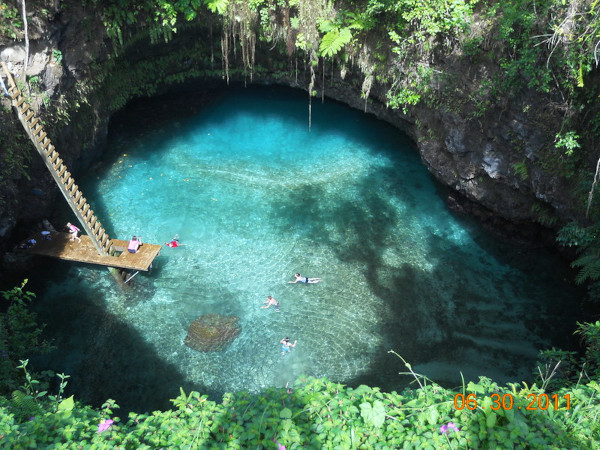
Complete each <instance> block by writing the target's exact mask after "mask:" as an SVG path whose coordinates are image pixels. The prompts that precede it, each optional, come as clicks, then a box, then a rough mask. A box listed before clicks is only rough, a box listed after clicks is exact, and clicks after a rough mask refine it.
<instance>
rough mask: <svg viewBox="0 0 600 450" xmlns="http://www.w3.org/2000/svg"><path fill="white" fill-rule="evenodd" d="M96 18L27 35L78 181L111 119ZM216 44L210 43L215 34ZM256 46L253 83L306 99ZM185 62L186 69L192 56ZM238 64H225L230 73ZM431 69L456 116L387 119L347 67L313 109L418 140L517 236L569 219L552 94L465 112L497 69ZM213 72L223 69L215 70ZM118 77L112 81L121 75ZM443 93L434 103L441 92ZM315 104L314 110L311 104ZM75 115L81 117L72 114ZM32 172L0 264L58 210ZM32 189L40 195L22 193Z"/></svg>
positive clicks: (9, 222)
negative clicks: (334, 110) (352, 113)
mask: <svg viewBox="0 0 600 450" xmlns="http://www.w3.org/2000/svg"><path fill="white" fill-rule="evenodd" d="M56 3H58V2H56ZM35 15H36V13H34V14H33V16H34V17H35ZM96 16H97V15H95V14H94V13H93V11H91V10H89V8H88V9H86V7H85V6H77V5H73V6H72V7H70V8H69V9H65V10H61V9H59V8H58V7H57V6H56V5H55V6H54V7H53V8H52V9H51V11H50V14H48V15H47V16H43V15H40V17H42V18H41V19H39V20H37V21H36V22H35V26H33V27H32V29H35V33H33V32H31V33H32V34H31V35H30V41H31V48H30V53H29V64H28V67H27V75H28V77H30V78H31V77H38V79H39V86H40V92H43V93H45V94H44V95H47V96H49V97H50V99H51V104H52V105H54V104H60V102H62V100H63V99H67V100H66V101H65V105H70V106H71V109H70V110H69V112H70V121H69V124H68V125H66V126H65V125H62V126H61V125H60V124H59V125H58V126H55V127H51V126H49V127H48V132H49V135H50V136H51V138H52V140H53V143H54V144H55V146H56V147H57V149H58V150H59V152H60V154H61V158H63V159H64V161H65V163H66V164H67V165H68V167H69V170H70V171H71V172H72V173H73V174H74V176H75V177H76V178H78V177H79V176H80V173H81V171H83V170H87V169H88V168H89V167H90V166H91V165H92V164H93V163H94V161H95V160H96V159H97V158H98V157H99V156H100V155H101V151H102V149H103V146H104V144H105V141H106V135H107V129H108V121H109V120H110V115H111V112H110V111H109V107H108V105H107V104H106V102H107V101H108V100H109V99H107V98H106V92H105V91H103V89H106V86H104V87H103V88H102V87H98V84H97V83H98V82H99V80H97V79H96V78H94V76H95V75H96V73H97V70H98V68H103V67H105V65H106V63H107V61H108V59H110V58H109V57H108V55H109V54H110V53H111V50H110V47H111V43H110V41H109V40H107V38H106V34H105V30H104V26H103V24H102V22H101V20H100V18H99V17H96ZM32 20H33V19H32ZM211 33H212V32H211ZM211 33H209V31H208V28H207V29H202V27H198V28H195V29H193V31H190V32H189V33H188V35H186V34H185V32H181V33H178V34H177V35H176V36H175V37H174V38H173V41H171V43H170V44H168V45H171V46H172V47H168V46H165V45H163V46H159V45H148V42H147V41H146V40H143V39H142V40H140V41H137V43H132V44H131V45H130V46H129V48H128V50H127V51H128V52H129V53H128V54H127V55H125V56H124V57H123V61H127V62H128V63H129V62H131V61H136V62H139V63H145V62H152V61H153V60H154V58H155V57H156V55H157V54H159V52H161V51H162V52H165V51H166V50H168V49H169V48H182V46H183V48H187V47H185V45H186V42H187V41H186V39H188V41H189V40H191V41H195V40H198V39H200V38H202V39H205V40H206V41H207V42H209V40H210V39H211V36H212V37H214V36H213V35H212V34H211ZM215 33H216V34H215V35H217V34H218V31H215ZM128 37H129V38H131V37H132V36H131V35H128ZM210 45H212V44H207V51H209V52H212V49H211V48H210ZM260 45H261V44H260V43H259V44H258V47H257V49H256V58H257V61H258V60H260V61H262V63H263V64H262V66H263V67H271V69H268V70H266V71H263V72H261V73H260V74H255V76H254V79H253V80H252V82H255V83H276V84H281V85H287V86H291V87H294V88H300V89H304V90H308V85H309V83H310V76H309V75H308V74H307V72H305V71H303V70H302V69H300V71H297V72H296V73H292V71H288V72H287V73H286V72H285V70H283V71H282V70H278V71H277V70H275V69H273V67H276V66H277V64H275V63H276V62H280V61H279V60H280V59H281V58H287V56H283V57H282V55H278V54H277V52H276V51H275V52H273V51H271V50H272V49H271V48H269V46H270V44H269V46H266V44H265V46H263V47H262V48H261V47H260ZM165 49H166V50H165ZM24 54H25V51H24V46H23V42H22V41H16V42H15V41H13V42H0V59H2V60H3V61H6V62H8V63H10V65H11V67H12V69H11V70H12V71H13V74H20V72H21V69H22V68H23V59H24ZM57 55H60V57H57ZM211 55H212V54H211ZM189 56H190V58H191V57H192V56H193V55H189ZM217 59H218V57H217ZM191 61H194V62H193V64H196V65H198V67H197V68H198V69H199V71H203V70H204V69H208V68H209V66H210V64H209V66H206V67H205V66H203V65H202V64H206V63H202V62H201V61H203V60H202V58H198V59H197V60H192V59H190V60H189V61H179V62H178V63H177V64H174V66H173V67H170V69H172V70H173V72H177V71H180V70H182V71H183V70H186V68H187V66H186V65H192V62H191ZM211 64H212V63H211ZM235 64H236V63H234V62H233V61H231V65H232V66H234V65H235ZM437 64H438V66H439V67H438V68H439V69H440V70H441V71H443V72H444V73H448V74H453V75H455V76H456V77H458V78H460V79H461V80H462V81H461V83H462V84H460V85H457V86H456V90H458V91H460V92H459V94H456V97H455V98H453V99H452V101H453V102H454V103H453V104H452V105H450V106H453V107H450V106H449V105H447V104H428V102H426V101H422V102H421V103H419V104H418V105H416V106H414V107H411V108H410V109H408V110H407V111H406V112H403V111H401V110H393V109H390V108H388V107H386V95H387V91H388V86H385V85H381V84H379V83H377V82H374V83H373V86H372V88H371V89H370V91H369V92H370V93H369V97H368V99H367V100H365V98H363V96H362V95H361V86H362V84H363V82H364V78H365V76H364V74H363V73H362V72H361V70H360V69H358V67H348V68H347V71H346V70H344V71H343V72H344V73H342V72H338V71H331V72H330V71H329V70H327V71H326V74H325V77H324V78H323V81H324V86H321V84H322V83H323V82H322V81H321V80H319V77H317V79H318V82H317V83H316V85H315V86H314V89H315V90H317V91H318V96H317V98H318V97H320V96H321V91H322V90H324V94H325V96H327V97H329V98H333V99H335V100H338V101H340V102H343V103H345V104H347V105H349V106H351V107H353V108H356V109H360V110H363V111H365V112H367V113H369V114H373V115H375V116H376V117H378V118H379V119H381V120H385V121H387V122H389V123H391V124H393V125H394V126H396V127H398V128H399V129H401V130H402V131H404V132H405V133H407V134H408V135H409V136H410V137H411V138H412V139H413V140H414V142H415V147H416V151H418V152H419V154H420V156H421V159H422V161H423V163H424V164H425V165H426V167H427V168H428V169H429V171H430V172H431V173H432V175H433V176H434V177H435V178H436V179H437V180H438V181H440V182H441V183H442V184H444V185H446V186H448V187H449V188H450V189H452V190H453V191H456V192H457V193H459V194H460V195H461V196H463V197H465V198H467V199H469V200H470V201H472V202H475V203H477V204H479V205H482V206H483V207H484V208H485V209H486V210H488V213H489V215H496V216H498V217H500V218H502V219H504V220H507V221H510V222H513V223H514V224H518V225H517V226H520V225H521V224H524V223H527V222H537V221H538V220H539V218H538V216H537V215H536V213H535V211H534V209H535V208H538V209H539V207H540V205H542V206H543V207H544V209H545V210H547V211H548V212H549V214H550V215H555V216H556V217H558V218H559V220H558V221H557V222H556V223H557V224H560V222H564V221H566V220H568V219H571V218H573V217H576V212H575V211H574V205H575V204H576V202H575V201H574V200H573V197H572V192H573V190H572V189H571V188H570V187H569V186H568V185H567V184H566V182H565V180H561V179H560V178H559V177H557V176H555V174H552V173H549V171H548V170H546V169H545V168H544V164H543V162H542V161H540V160H539V158H540V156H539V155H540V153H541V152H542V150H543V149H548V148H552V147H553V141H554V139H555V134H554V132H553V131H552V130H556V129H557V128H558V126H557V124H560V123H561V120H563V115H564V114H563V113H564V112H563V111H561V110H560V108H556V107H553V106H552V105H556V104H558V102H557V99H556V98H555V97H556V93H554V94H552V93H549V94H541V93H539V92H534V91H533V90H524V91H523V92H522V93H520V94H519V96H518V98H515V96H513V97H510V96H509V95H507V96H506V99H501V100H500V101H499V102H497V103H493V104H491V105H490V106H489V108H488V109H487V110H486V111H485V112H482V113H481V114H480V115H478V114H474V111H473V110H472V109H473V106H472V105H469V104H468V103H467V102H463V103H461V102H460V101H459V100H460V98H468V97H469V95H470V94H471V93H476V92H477V91H478V89H480V82H479V81H478V80H479V79H480V77H481V74H482V73H488V72H490V73H492V72H493V71H494V70H499V69H498V67H497V63H496V62H495V61H493V60H481V61H477V62H469V61H466V60H463V59H461V58H459V57H456V58H452V59H451V58H448V59H447V61H443V60H442V61H439V62H438V63H437ZM216 65H217V66H219V65H220V64H219V63H218V62H217V63H216ZM114 70H115V71H116V72H118V71H119V66H118V64H116V66H115V68H114ZM204 72H206V70H205V71H204ZM237 76H238V78H239V79H238V80H235V75H232V82H233V81H242V82H247V81H249V80H248V79H247V78H246V76H245V75H237ZM206 82H212V83H213V84H215V85H218V86H219V87H224V88H225V87H226V83H225V81H224V80H223V79H222V78H221V77H217V78H214V76H213V78H211V79H210V80H209V79H208V78H204V79H202V80H201V83H206ZM170 87H171V86H169V85H167V84H165V82H164V80H161V83H160V85H159V89H160V90H161V91H162V92H165V91H167V90H168V89H169V88H170ZM441 89H442V88H441V87H440V91H439V92H438V94H440V93H441V92H442V90H441ZM507 94H509V93H507ZM553 95H554V97H553ZM313 101H317V100H316V98H315V99H313ZM307 102H308V95H307ZM0 103H1V104H2V106H4V110H2V109H1V108H0V126H1V128H2V130H14V131H15V133H17V132H18V131H17V130H18V128H19V126H20V125H19V124H18V122H16V118H15V117H14V114H12V112H11V111H10V109H9V108H7V106H8V104H9V103H8V100H7V99H0ZM73 105H80V106H78V107H77V108H74V107H73ZM32 106H33V108H34V109H35V110H36V111H37V112H38V113H39V114H40V116H41V118H42V119H44V117H43V115H44V111H45V107H44V106H43V101H42V96H41V95H38V96H35V95H32ZM469 108H470V109H469ZM11 134H12V131H11ZM22 147H25V145H23V146H22ZM32 153H34V152H32ZM1 156H2V149H1V148H0V157H1ZM517 165H521V167H522V166H527V171H528V176H527V177H522V176H520V175H519V174H518V173H517V171H516V170H515V167H517ZM590 170H591V169H590ZM27 173H28V176H29V178H28V177H24V176H20V175H19V174H17V175H15V176H16V177H18V178H16V179H14V180H10V185H9V184H7V186H8V188H6V189H10V191H8V190H7V191H6V192H0V200H1V199H2V197H5V198H14V199H15V201H14V202H12V203H11V202H10V201H5V202H4V203H1V202H0V209H4V211H0V253H2V251H3V250H5V249H6V246H7V245H8V243H9V242H10V241H12V240H14V238H15V236H14V233H15V232H14V230H16V229H18V228H19V226H22V225H25V226H29V225H30V224H32V223H35V222H36V221H39V220H41V219H43V218H45V217H49V215H50V214H51V213H52V210H53V205H54V204H55V203H56V202H57V201H62V198H61V196H60V195H59V194H58V191H57V189H56V188H55V187H54V186H53V180H52V179H51V177H50V176H49V175H48V174H47V171H46V169H45V167H44V165H43V164H42V163H41V161H39V158H38V157H37V155H35V154H32V155H31V158H30V161H29V163H28V169H27ZM2 189H5V188H4V187H3V188H2ZM33 189H37V191H41V192H43V193H44V195H43V196H40V195H35V196H34V195H29V194H27V193H30V192H32V190H33ZM37 191H36V192H37ZM24 196H27V198H25V197H24ZM17 199H18V201H17ZM534 207H535V208H534ZM467 213H469V212H467ZM489 219H491V218H489ZM0 272H1V270H0Z"/></svg>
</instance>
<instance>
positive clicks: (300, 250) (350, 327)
mask: <svg viewBox="0 0 600 450" xmlns="http://www.w3.org/2000/svg"><path fill="white" fill-rule="evenodd" d="M162 100H163V101H164V102H165V103H161V102H160V101H158V100H154V101H149V102H144V103H141V104H138V105H137V106H134V107H131V108H130V109H128V110H127V111H126V113H124V114H121V115H120V116H119V117H118V120H116V121H115V123H114V124H113V126H112V128H111V136H110V139H109V145H108V151H107V152H106V154H105V156H104V159H103V160H102V161H101V163H100V164H99V165H98V166H97V167H96V168H95V169H94V170H92V171H90V173H89V175H88V177H87V178H86V179H85V180H82V181H83V183H82V184H83V186H84V192H85V193H86V195H87V196H88V198H89V200H90V202H91V203H92V205H93V207H94V209H95V210H96V212H97V213H98V215H99V217H100V219H101V220H102V221H103V223H104V224H105V226H107V229H108V231H109V232H110V234H111V236H114V237H119V238H122V239H128V238H129V237H130V236H132V235H138V236H141V237H142V239H143V241H145V242H151V243H159V244H162V243H164V242H166V241H169V240H170V238H172V237H173V236H174V235H175V234H178V235H179V237H180V239H181V241H180V242H181V244H184V246H182V247H179V248H176V249H171V248H164V249H163V251H162V254H161V256H159V258H158V259H157V260H156V263H155V267H154V269H153V271H152V272H150V273H149V274H139V275H137V276H136V278H135V279H134V282H135V286H134V287H133V289H132V290H131V291H123V290H121V289H120V288H118V287H117V286H116V285H115V283H114V281H113V280H112V278H111V277H110V276H109V275H108V273H107V271H106V270H105V269H102V268H90V267H84V266H77V265H73V264H70V263H58V264H56V266H55V269H54V271H51V272H50V273H48V278H49V279H51V281H47V282H46V283H45V284H44V286H43V290H44V293H43V298H44V301H43V304H42V305H40V307H39V308H40V312H41V313H42V314H43V318H44V320H45V321H47V322H49V327H48V333H49V335H51V336H54V337H55V338H56V339H57V340H56V343H57V346H58V350H57V351H56V352H55V353H54V354H53V355H52V356H51V359H49V360H47V361H44V363H46V364H51V365H53V366H54V368H55V369H57V370H64V371H67V372H68V373H71V374H72V375H73V383H74V386H75V387H76V388H77V389H78V390H79V392H83V393H84V394H83V395H85V396H87V398H88V399H89V400H91V401H95V402H101V401H102V400H104V399H106V398H108V397H113V398H116V399H117V401H118V402H120V403H122V404H124V405H126V406H127V407H129V408H134V409H144V408H153V407H157V405H158V406H164V402H165V401H166V400H165V399H168V398H172V397H173V396H174V395H176V394H177V392H178V388H179V386H185V387H186V388H191V387H193V388H196V389H200V390H202V391H203V392H207V393H210V394H214V395H217V394H220V393H222V392H224V391H237V390H250V391H253V392H258V391H260V390H262V389H264V388H266V387H269V386H284V385H285V384H286V383H287V382H293V381H294V380H295V379H296V378H297V377H298V376H300V375H301V374H306V375H314V376H326V377H328V378H330V379H332V380H335V381H339V382H342V383H349V384H357V383H362V382H366V383H370V384H373V385H379V386H381V387H383V388H384V389H399V388H401V387H402V386H403V385H405V384H406V382H407V381H408V380H407V378H406V377H403V376H400V375H398V372H401V371H403V370H404V368H403V366H402V364H401V362H400V361H399V360H398V359H397V358H396V357H395V356H393V355H391V354H389V353H388V350H395V351H397V352H398V353H399V354H401V355H402V356H404V357H405V358H406V359H408V360H409V361H411V362H412V363H413V366H414V367H416V368H417V370H420V371H421V372H423V373H425V374H426V375H427V376H429V377H430V378H433V379H436V380H437V381H439V382H442V383H446V384H458V383H459V382H460V371H462V372H463V374H465V376H466V377H467V378H471V379H474V378H476V377H477V376H479V375H488V376H492V377H494V378H495V379H496V380H498V381H500V382H503V381H508V380H520V379H523V378H528V377H529V375H530V373H531V371H532V369H533V366H532V363H533V361H534V360H535V356H536V354H537V351H538V350H539V349H541V348H545V347H547V346H550V345H552V344H556V343H558V344H560V343H561V342H562V341H561V340H560V336H563V335H566V334H567V333H569V330H570V327H571V326H572V318H570V317H568V316H567V315H565V312H564V311H565V310H569V309H568V308H570V307H569V306H565V305H568V304H569V302H571V303H572V302H574V301H575V300H576V295H577V293H576V292H575V291H574V290H573V289H572V288H570V287H569V285H568V284H567V283H566V281H565V280H564V278H565V273H566V272H565V267H564V266H563V265H562V264H561V263H560V262H559V261H557V260H556V259H554V258H552V257H551V256H549V255H545V254H541V253H540V252H532V251H531V250H527V249H521V248H515V247H512V246H510V245H504V244H501V243H499V242H497V240H494V239H493V238H491V237H489V236H487V233H485V232H484V231H482V230H481V229H480V228H479V227H478V226H476V225H475V224H473V223H471V222H470V221H468V220H465V219H464V218H457V217H455V216H454V215H453V214H452V213H450V212H449V211H448V209H447V208H446V206H445V204H444V201H443V199H442V198H441V197H440V196H439V195H438V190H437V189H438V188H437V187H436V186H435V184H434V182H433V181H432V179H431V178H430V176H429V174H428V173H427V171H426V169H425V168H424V167H423V165H422V164H421V162H420V160H419V158H418V155H417V154H416V152H415V150H414V149H413V148H412V147H411V145H410V143H409V142H408V140H407V139H406V138H405V137H403V136H402V134H400V133H399V132H398V131H397V130H395V129H393V128H391V127H390V126H388V125H386V124H383V123H381V122H377V121H375V120H374V119H372V118H371V117H369V116H365V115H363V114H361V113H360V112H357V111H353V110H350V109H348V108H346V107H343V106H341V105H338V104H335V103H333V102H326V103H325V104H322V105H321V104H319V103H317V102H313V118H312V123H313V127H312V130H311V131H310V132H309V130H308V126H307V121H308V117H307V99H306V97H305V95H304V94H298V93H297V92H294V91H290V90H284V89H279V88H252V89H245V90H241V89H231V90H229V91H226V92H224V93H220V94H219V95H218V96H217V95H213V96H206V95H204V96H202V97H201V99H200V100H197V99H195V98H194V97H193V96H188V97H186V99H185V100H181V99H180V100H178V101H171V100H168V99H162ZM182 105H183V106H185V108H186V109H185V111H184V112H181V111H182V108H183V106H182ZM190 105H192V106H191V109H192V111H191V112H189V109H190ZM61 219H64V220H67V219H72V217H70V216H69V215H68V214H67V213H66V212H65V213H64V217H61ZM294 272H300V273H302V274H303V275H307V276H315V277H321V278H322V279H323V282H321V283H319V284H315V285H300V284H288V283H287V282H288V281H290V280H292V279H293V274H294ZM268 295H271V296H273V297H275V298H276V299H277V300H279V302H280V303H281V312H279V313H277V312H275V311H274V310H273V308H270V309H266V310H265V309H260V306H262V302H263V301H264V300H265V299H266V297H267V296H268ZM213 313H214V314H225V315H235V316H237V317H238V318H239V324H240V325H241V327H242V332H241V334H240V335H239V337H238V338H237V339H236V340H235V341H234V342H233V343H232V344H231V345H230V346H228V347H227V348H226V349H225V350H223V351H222V352H211V353H200V352H197V351H195V350H192V349H190V348H188V347H187V346H185V345H184V344H183V341H184V338H185V336H186V333H187V328H188V326H189V325H190V323H191V322H193V321H194V320H195V319H196V318H198V317H199V316H200V315H203V314H213ZM285 336H289V337H291V338H292V340H295V339H297V340H298V344H297V346H296V348H294V349H293V351H292V352H291V354H289V355H285V356H282V355H281V349H280V346H279V340H280V339H282V338H283V337H285Z"/></svg>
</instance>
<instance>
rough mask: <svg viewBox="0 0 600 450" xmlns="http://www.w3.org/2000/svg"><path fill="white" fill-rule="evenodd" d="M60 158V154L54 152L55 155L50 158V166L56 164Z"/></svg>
mask: <svg viewBox="0 0 600 450" xmlns="http://www.w3.org/2000/svg"><path fill="white" fill-rule="evenodd" d="M57 158H58V152H54V154H53V155H52V156H51V157H50V164H54V161H56V159H57Z"/></svg>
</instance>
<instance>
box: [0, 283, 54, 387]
mask: <svg viewBox="0 0 600 450" xmlns="http://www.w3.org/2000/svg"><path fill="white" fill-rule="evenodd" d="M26 284H27V280H25V281H23V283H22V284H21V286H17V287H14V288H13V289H11V290H10V291H1V292H0V295H1V297H2V299H3V303H4V304H3V308H2V309H3V311H4V312H2V313H0V356H1V358H0V393H6V392H9V391H11V390H12V389H14V388H15V387H16V386H17V384H18V374H17V373H16V372H15V370H14V367H15V362H16V361H18V360H20V359H22V358H24V357H25V356H27V355H29V354H32V353H44V352H47V351H49V350H50V345H49V344H48V343H47V342H44V341H42V340H41V336H40V335H41V333H42V329H43V327H40V326H39V325H38V323H37V321H36V319H37V317H36V314H34V313H32V312H31V311H29V304H30V303H31V302H32V301H33V299H34V298H35V294H33V293H32V292H29V291H25V290H24V288H25V285H26Z"/></svg>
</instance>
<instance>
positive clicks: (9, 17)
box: [0, 2, 23, 40]
mask: <svg viewBox="0 0 600 450" xmlns="http://www.w3.org/2000/svg"><path fill="white" fill-rule="evenodd" d="M22 27H23V21H22V19H21V15H20V14H19V10H18V9H17V7H16V6H13V5H11V4H9V3H6V2H0V35H2V36H6V37H9V38H11V39H13V40H16V39H17V33H18V32H19V31H20V28H22Z"/></svg>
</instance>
